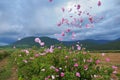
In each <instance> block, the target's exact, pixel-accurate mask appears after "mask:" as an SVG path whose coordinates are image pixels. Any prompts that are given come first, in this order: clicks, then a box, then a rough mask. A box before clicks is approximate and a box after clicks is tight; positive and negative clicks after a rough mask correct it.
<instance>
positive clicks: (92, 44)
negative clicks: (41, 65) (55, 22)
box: [10, 37, 120, 50]
mask: <svg viewBox="0 0 120 80" xmlns="http://www.w3.org/2000/svg"><path fill="white" fill-rule="evenodd" d="M35 38H36V37H26V38H23V39H21V40H19V41H16V42H14V43H12V44H11V45H10V46H14V45H15V46H16V47H20V48H30V47H32V46H38V47H40V45H39V44H38V43H35V41H34V39H35ZM40 39H41V41H43V42H45V45H46V46H50V45H57V44H62V45H64V46H67V47H69V46H72V45H76V44H82V46H83V47H85V48H86V49H87V50H120V45H119V44H120V39H116V40H113V41H109V40H92V39H87V40H78V41H61V42H60V41H58V40H57V39H54V38H49V37H40Z"/></svg>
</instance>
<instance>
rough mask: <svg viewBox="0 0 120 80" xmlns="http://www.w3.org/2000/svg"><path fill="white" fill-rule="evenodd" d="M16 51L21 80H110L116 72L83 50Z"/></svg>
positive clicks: (15, 56) (14, 55)
mask: <svg viewBox="0 0 120 80" xmlns="http://www.w3.org/2000/svg"><path fill="white" fill-rule="evenodd" d="M47 50H48V49H42V50H40V51H35V50H29V51H28V50H22V51H16V52H15V53H14V54H13V55H12V57H14V59H15V62H16V64H17V66H18V76H19V80H54V79H55V80H110V78H111V74H113V71H114V69H112V68H111V66H106V65H102V63H101V60H100V59H99V58H98V57H97V56H91V54H90V53H88V52H85V51H84V50H74V51H73V50H72V49H67V48H63V49H61V48H54V49H53V50H54V51H53V52H50V51H47ZM114 74H115V73H114Z"/></svg>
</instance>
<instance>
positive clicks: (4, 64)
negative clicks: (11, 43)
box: [0, 57, 8, 69]
mask: <svg viewBox="0 0 120 80" xmlns="http://www.w3.org/2000/svg"><path fill="white" fill-rule="evenodd" d="M7 62H8V58H7V57H6V58H4V59H3V60H0V69H1V68H3V67H5V66H6V65H7Z"/></svg>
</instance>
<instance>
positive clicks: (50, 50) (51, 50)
mask: <svg viewBox="0 0 120 80" xmlns="http://www.w3.org/2000/svg"><path fill="white" fill-rule="evenodd" d="M53 47H54V46H53V45H52V46H50V49H49V52H50V53H53V51H54V49H53Z"/></svg>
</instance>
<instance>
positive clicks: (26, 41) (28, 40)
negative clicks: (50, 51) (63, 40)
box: [11, 37, 60, 47]
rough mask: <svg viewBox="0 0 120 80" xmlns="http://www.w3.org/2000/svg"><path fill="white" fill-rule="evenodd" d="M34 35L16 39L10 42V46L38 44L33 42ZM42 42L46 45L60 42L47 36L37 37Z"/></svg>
mask: <svg viewBox="0 0 120 80" xmlns="http://www.w3.org/2000/svg"><path fill="white" fill-rule="evenodd" d="M35 38H36V37H26V38H23V39H21V40H18V41H16V42H14V43H12V44H11V46H14V45H15V46H16V47H32V46H40V45H39V44H38V43H36V42H35ZM39 38H40V39H41V41H42V42H44V43H45V45H46V46H50V45H55V44H60V42H59V41H58V40H56V39H53V38H49V37H39Z"/></svg>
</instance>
